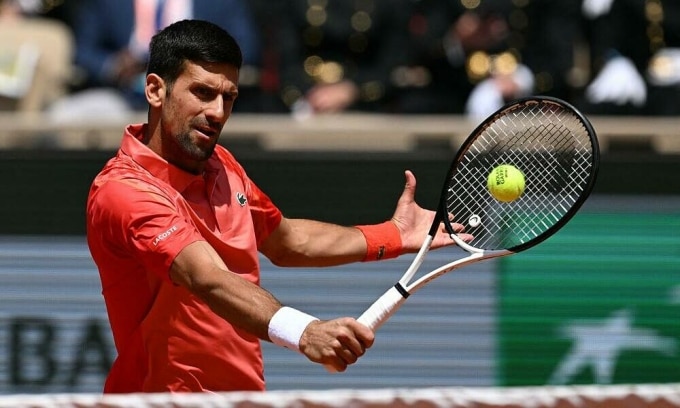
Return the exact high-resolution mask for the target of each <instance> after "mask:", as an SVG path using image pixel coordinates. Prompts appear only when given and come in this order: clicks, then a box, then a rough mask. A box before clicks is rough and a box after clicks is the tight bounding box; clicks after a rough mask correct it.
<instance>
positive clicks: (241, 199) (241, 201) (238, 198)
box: [236, 192, 248, 207]
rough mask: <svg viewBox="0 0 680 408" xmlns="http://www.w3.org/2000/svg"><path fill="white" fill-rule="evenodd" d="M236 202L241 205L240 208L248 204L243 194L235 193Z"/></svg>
mask: <svg viewBox="0 0 680 408" xmlns="http://www.w3.org/2000/svg"><path fill="white" fill-rule="evenodd" d="M236 201H238V203H239V204H240V205H241V207H245V205H246V204H248V199H247V198H246V196H245V195H244V194H243V193H240V192H239V193H236Z"/></svg>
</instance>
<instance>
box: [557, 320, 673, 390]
mask: <svg viewBox="0 0 680 408" xmlns="http://www.w3.org/2000/svg"><path fill="white" fill-rule="evenodd" d="M632 321H633V317H632V313H631V312H630V311H629V310H627V309H621V310H617V311H615V312H613V313H612V314H611V315H610V316H609V318H607V319H605V320H575V321H572V322H570V323H567V324H565V325H563V326H562V327H561V328H560V332H561V334H562V335H563V336H564V337H566V338H569V339H571V340H572V341H573V345H572V347H571V349H570V350H569V352H568V353H567V354H566V355H565V357H564V358H563V359H562V361H561V362H560V363H559V364H558V366H557V368H556V369H555V371H554V372H553V374H552V376H551V377H550V380H549V384H555V385H560V384H567V383H568V382H569V381H570V380H571V379H572V378H573V377H574V376H576V375H577V374H578V373H580V372H581V371H582V370H583V369H585V368H586V367H587V366H589V365H590V366H592V369H593V373H594V375H595V382H596V383H598V384H611V382H612V378H613V376H614V370H615V365H616V361H617V359H618V357H619V355H620V354H621V353H622V352H623V351H624V350H652V351H657V352H659V353H662V354H664V355H674V354H675V352H676V348H677V344H676V343H677V342H676V340H675V339H673V338H668V337H663V336H659V335H658V334H657V332H656V330H651V329H643V328H634V327H631V323H632Z"/></svg>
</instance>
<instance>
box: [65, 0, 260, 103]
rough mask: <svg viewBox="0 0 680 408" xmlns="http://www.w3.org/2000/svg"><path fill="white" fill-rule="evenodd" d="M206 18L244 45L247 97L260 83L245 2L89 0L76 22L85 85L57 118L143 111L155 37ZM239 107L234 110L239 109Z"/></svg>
mask: <svg viewBox="0 0 680 408" xmlns="http://www.w3.org/2000/svg"><path fill="white" fill-rule="evenodd" d="M183 19H200V20H207V21H210V22H212V23H214V24H217V25H219V26H221V27H224V28H226V29H228V30H229V32H230V33H232V34H233V36H234V37H235V38H236V40H237V41H238V43H239V45H240V46H241V49H242V52H243V58H244V66H243V69H242V72H241V73H242V78H241V80H242V84H241V85H242V87H243V89H244V92H243V93H244V95H242V96H243V99H242V100H241V99H240V98H239V102H240V104H241V105H244V107H245V106H246V105H248V103H249V101H248V98H247V89H248V85H252V84H254V83H255V82H256V81H257V73H256V72H254V71H256V68H255V67H257V66H258V65H259V58H260V48H259V39H258V36H257V29H256V26H255V23H254V21H253V17H252V15H251V10H250V9H249V7H248V2H247V1H243V0H220V1H212V0H86V1H83V2H82V3H81V4H80V5H79V8H78V10H77V12H76V15H75V18H74V32H75V39H76V54H75V63H76V65H77V67H78V68H79V69H80V71H81V74H82V84H81V86H80V89H78V90H79V91H85V92H78V93H75V94H74V95H73V98H71V100H68V101H64V104H62V105H61V106H60V107H58V110H57V111H56V112H54V113H55V115H57V116H58V117H59V116H60V117H64V116H66V117H75V116H79V117H82V112H83V111H85V112H87V111H88V110H89V111H92V110H93V109H94V110H95V112H92V113H96V114H102V115H107V114H108V115H112V114H116V113H123V114H126V113H128V112H130V111H136V110H140V109H145V107H146V99H145V98H144V94H143V89H144V76H145V75H144V74H145V70H146V59H147V53H148V47H149V42H150V40H151V36H153V35H154V34H155V33H156V32H157V31H159V30H160V29H162V28H163V27H165V26H167V25H169V24H170V23H172V22H175V21H178V20H183ZM239 106H240V105H237V106H236V107H235V110H238V107H239Z"/></svg>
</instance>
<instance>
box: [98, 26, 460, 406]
mask: <svg viewBox="0 0 680 408" xmlns="http://www.w3.org/2000/svg"><path fill="white" fill-rule="evenodd" d="M240 66H241V53H240V50H239V47H238V45H237V44H236V42H235V41H234V40H233V38H232V37H231V36H230V35H229V34H228V33H227V32H225V31H224V30H222V29H221V28H219V27H217V26H215V25H213V24H211V23H207V22H204V21H198V20H185V21H180V22H177V23H174V24H172V25H170V26H169V27H167V28H166V29H164V30H163V31H161V32H160V33H159V34H157V35H156V36H155V37H154V38H153V40H152V42H151V49H150V59H149V67H148V72H147V77H146V87H145V93H146V98H147V101H148V104H149V111H148V123H146V124H138V125H130V126H128V127H127V128H126V129H125V132H124V135H123V140H122V143H121V147H120V150H119V151H118V153H117V154H116V156H115V157H113V158H112V159H111V160H110V161H109V162H108V163H107V164H106V166H105V167H104V169H103V170H102V171H101V173H100V174H99V175H98V176H97V177H96V179H95V180H94V182H93V184H92V187H91V190H90V194H89V197H88V202H87V239H88V245H89V247H90V251H91V253H92V257H93V259H94V261H95V263H96V264H97V267H98V269H99V273H100V277H101V282H102V291H103V295H104V300H105V302H106V307H107V311H108V315H109V320H110V324H111V328H112V331H113V337H114V341H115V345H116V350H117V352H118V356H117V358H116V360H115V362H114V364H113V366H112V368H111V372H110V373H109V376H108V378H107V381H106V384H105V387H104V391H105V392H113V393H115V392H117V393H130V392H166V391H174V392H182V391H235V390H263V389H264V375H263V362H262V354H261V349H260V340H266V341H272V342H274V343H275V344H278V345H280V346H283V347H288V348H291V349H293V350H297V351H299V352H301V353H303V354H304V355H305V356H306V357H307V358H308V359H309V360H311V361H313V362H317V363H321V364H324V365H326V366H328V367H332V368H333V369H334V370H337V371H344V370H345V369H346V368H347V366H348V365H349V364H352V363H354V362H356V361H357V359H358V358H359V357H360V356H362V355H363V354H364V353H365V351H366V349H367V348H368V347H370V346H371V345H372V343H373V339H374V335H373V332H372V331H371V330H370V329H368V328H367V327H365V326H363V325H362V324H360V323H358V322H357V321H356V320H355V319H354V318H351V317H342V318H337V319H333V320H328V321H321V320H318V319H316V318H314V317H312V316H310V315H307V314H305V313H303V312H301V311H298V310H295V309H293V308H290V307H286V306H282V305H281V304H280V303H279V302H278V301H277V300H276V299H275V298H274V297H273V296H272V295H271V294H270V293H268V292H267V291H265V290H264V289H262V288H261V287H260V286H259V280H260V275H259V270H260V266H259V262H258V252H261V253H263V254H264V255H265V256H267V258H269V259H270V260H271V261H272V262H273V263H274V264H276V265H281V266H330V265H339V264H344V263H349V262H359V261H369V260H377V259H386V258H390V257H395V256H398V255H400V254H402V253H406V252H415V251H417V250H418V248H419V246H420V243H421V241H422V237H424V236H425V235H426V233H427V231H428V229H429V226H430V223H431V222H432V219H433V217H434V212H432V211H429V210H425V209H423V208H421V207H419V206H418V204H416V203H415V201H414V194H415V177H414V176H413V174H411V173H410V172H406V188H405V189H404V193H403V194H402V196H401V197H400V199H399V202H398V204H397V209H396V211H395V213H394V216H393V218H392V220H391V221H387V222H385V223H383V224H379V225H369V226H358V227H344V226H339V225H333V224H328V223H322V222H317V221H313V220H304V219H289V218H286V217H284V216H283V215H282V214H281V212H280V211H279V209H278V208H277V207H276V206H275V205H274V204H273V203H272V202H271V200H270V199H269V197H267V195H266V194H264V193H263V192H262V191H261V190H260V189H259V188H258V187H257V186H256V185H255V184H254V183H253V182H252V181H251V180H250V179H249V178H248V176H247V174H246V173H245V171H244V170H243V168H242V167H241V166H240V165H239V163H238V162H237V161H236V160H235V159H234V157H233V156H232V155H231V154H230V153H229V152H228V151H227V150H226V149H225V148H223V147H222V146H220V145H218V144H217V141H218V138H219V136H220V133H221V131H222V128H223V126H224V124H225V123H226V121H227V119H228V118H229V116H230V114H231V109H232V106H233V103H234V100H235V99H236V97H237V95H238V76H239V68H240ZM458 228H459V229H460V230H462V226H460V225H458ZM451 243H452V241H451V239H450V238H448V236H447V234H446V233H445V231H444V230H443V229H442V230H441V231H440V234H439V235H438V236H437V237H436V239H435V242H434V243H433V247H435V248H436V247H440V246H444V245H449V244H451Z"/></svg>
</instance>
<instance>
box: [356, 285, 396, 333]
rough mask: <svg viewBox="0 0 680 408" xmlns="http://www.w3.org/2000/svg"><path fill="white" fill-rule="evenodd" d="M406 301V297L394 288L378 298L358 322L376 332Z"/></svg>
mask: <svg viewBox="0 0 680 408" xmlns="http://www.w3.org/2000/svg"><path fill="white" fill-rule="evenodd" d="M404 301H406V297H404V295H403V294H402V293H401V292H400V291H399V290H397V287H396V286H392V287H391V288H390V289H389V290H388V291H387V292H385V293H384V294H383V295H382V296H380V297H379V298H378V300H376V301H375V302H373V304H372V305H371V306H370V307H369V308H368V309H366V311H365V312H364V313H363V314H362V315H361V316H359V318H358V319H357V321H358V322H359V323H361V324H363V325H364V326H367V327H368V328H369V329H371V330H373V331H374V332H375V331H376V330H378V329H379V328H380V326H382V325H383V323H385V322H386V321H387V319H389V318H390V317H391V316H392V315H393V314H394V312H396V311H397V310H399V308H400V307H401V305H402V304H403V303H404Z"/></svg>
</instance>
